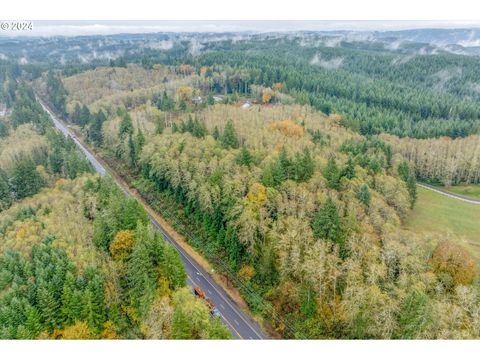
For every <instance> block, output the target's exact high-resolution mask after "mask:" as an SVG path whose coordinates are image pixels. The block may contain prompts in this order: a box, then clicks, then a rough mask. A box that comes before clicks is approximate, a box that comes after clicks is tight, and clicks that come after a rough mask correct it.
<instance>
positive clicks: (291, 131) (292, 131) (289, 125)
mask: <svg viewBox="0 0 480 360" xmlns="http://www.w3.org/2000/svg"><path fill="white" fill-rule="evenodd" d="M271 127H272V129H273V130H278V131H280V132H281V133H282V134H283V135H285V136H297V137H300V136H303V133H304V130H303V127H301V126H300V125H297V124H295V123H294V122H293V121H292V120H288V119H287V120H282V121H276V122H274V123H272V124H271Z"/></svg>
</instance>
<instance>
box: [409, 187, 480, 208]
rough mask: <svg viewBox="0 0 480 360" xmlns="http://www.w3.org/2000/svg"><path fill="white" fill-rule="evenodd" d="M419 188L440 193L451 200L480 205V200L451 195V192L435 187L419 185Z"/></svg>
mask: <svg viewBox="0 0 480 360" xmlns="http://www.w3.org/2000/svg"><path fill="white" fill-rule="evenodd" d="M417 186H420V187H422V188H424V189H428V190H432V191H435V192H436V193H439V194H442V195H445V196H448V197H451V198H454V199H457V200H460V201H465V202H468V203H470V204H477V205H480V200H477V199H472V198H469V197H467V196H462V195H457V194H454V193H451V192H449V191H446V190H441V189H437V188H436V187H433V186H431V185H428V184H423V183H417Z"/></svg>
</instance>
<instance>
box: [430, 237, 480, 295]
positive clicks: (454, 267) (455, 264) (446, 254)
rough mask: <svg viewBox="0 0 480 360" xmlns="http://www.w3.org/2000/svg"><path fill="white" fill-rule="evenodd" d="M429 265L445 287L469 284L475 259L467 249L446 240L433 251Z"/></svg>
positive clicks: (472, 275)
mask: <svg viewBox="0 0 480 360" xmlns="http://www.w3.org/2000/svg"><path fill="white" fill-rule="evenodd" d="M430 266H431V267H432V269H433V271H434V272H435V273H436V274H437V276H438V278H439V280H440V281H441V282H442V283H443V285H444V286H445V287H446V288H447V289H453V288H455V287H456V286H457V285H470V284H471V283H472V282H473V279H474V278H475V272H476V269H475V261H474V260H473V258H472V256H471V255H470V254H469V253H468V251H467V250H465V249H464V248H462V247H461V246H459V245H456V244H453V243H451V242H450V241H448V240H444V241H442V242H440V243H439V244H438V245H437V247H436V248H435V250H434V251H433V254H432V258H431V259H430Z"/></svg>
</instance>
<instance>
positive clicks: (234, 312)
mask: <svg viewBox="0 0 480 360" xmlns="http://www.w3.org/2000/svg"><path fill="white" fill-rule="evenodd" d="M37 100H38V102H39V103H40V105H41V106H42V107H43V109H44V110H45V111H46V112H47V113H48V115H50V118H51V120H52V121H53V123H54V124H55V127H56V128H57V129H59V130H60V131H61V132H62V133H63V134H64V135H65V136H67V137H70V138H72V140H73V141H74V142H75V144H77V146H78V147H79V148H80V150H81V151H82V152H83V153H84V154H85V156H86V158H87V159H88V160H89V161H90V163H91V164H92V165H93V167H94V168H95V170H96V171H97V172H98V173H99V174H100V175H102V176H104V175H106V174H107V170H106V169H105V168H104V167H103V166H102V164H101V163H100V162H99V161H98V160H97V159H96V158H95V156H94V155H93V154H92V153H91V152H90V151H89V150H88V149H87V148H86V147H85V146H83V144H82V143H81V142H80V141H79V140H78V139H77V138H76V136H75V135H74V134H73V132H72V131H71V130H70V129H69V128H68V126H67V125H65V124H64V123H63V122H62V121H61V120H60V119H58V118H57V116H56V115H55V114H53V113H52V111H50V109H49V108H48V107H47V106H46V105H45V103H44V102H43V101H42V100H41V99H39V98H38V97H37ZM118 186H120V188H122V189H123V187H122V185H121V184H118ZM123 191H124V192H125V194H126V195H127V196H129V193H128V191H127V190H126V189H123ZM150 220H151V222H152V224H153V225H154V226H155V228H156V229H157V230H158V231H160V232H161V233H162V234H163V236H164V238H165V240H166V241H168V242H169V243H170V244H172V245H173V246H174V247H175V248H176V249H177V250H178V252H179V253H180V256H181V258H182V261H183V264H184V265H185V270H186V272H187V284H188V285H189V286H190V287H191V288H192V289H193V288H194V287H196V286H199V287H201V288H202V289H203V291H204V292H205V296H206V297H207V298H209V299H211V300H212V301H213V302H214V303H215V305H216V306H217V309H218V310H219V312H220V314H221V320H222V321H223V323H224V324H225V325H226V326H227V327H228V329H229V330H230V332H231V333H232V335H233V336H234V337H235V338H238V339H246V340H259V339H268V337H267V336H266V335H265V333H264V332H263V331H262V329H261V328H260V326H259V325H258V324H257V323H256V322H255V321H254V320H253V319H252V318H251V317H250V316H249V315H248V314H245V313H244V312H243V311H242V310H241V309H240V308H239V307H238V306H237V305H236V304H235V303H234V302H233V300H231V299H230V297H229V296H228V295H227V293H226V292H225V291H224V290H223V289H222V288H221V287H220V286H219V285H217V284H216V283H215V281H214V280H213V278H212V277H211V276H210V274H209V273H208V272H207V271H206V270H204V269H203V268H202V267H201V266H200V265H199V264H198V263H197V262H196V261H195V260H194V259H193V258H192V257H190V256H189V255H188V254H187V253H186V252H185V251H184V250H183V249H182V248H181V247H180V245H178V244H177V243H176V242H175V241H174V240H173V239H172V238H171V237H170V236H169V235H168V234H167V233H166V232H165V230H164V229H163V228H162V227H161V226H160V224H158V223H157V222H156V221H155V220H154V219H153V218H152V217H150Z"/></svg>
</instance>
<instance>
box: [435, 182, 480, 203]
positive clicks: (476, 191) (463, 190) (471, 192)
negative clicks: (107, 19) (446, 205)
mask: <svg viewBox="0 0 480 360" xmlns="http://www.w3.org/2000/svg"><path fill="white" fill-rule="evenodd" d="M436 188H438V189H440V190H446V191H449V192H451V193H454V194H457V195H463V196H467V197H470V198H472V199H479V200H480V185H478V184H475V185H455V186H449V187H445V186H436Z"/></svg>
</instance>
